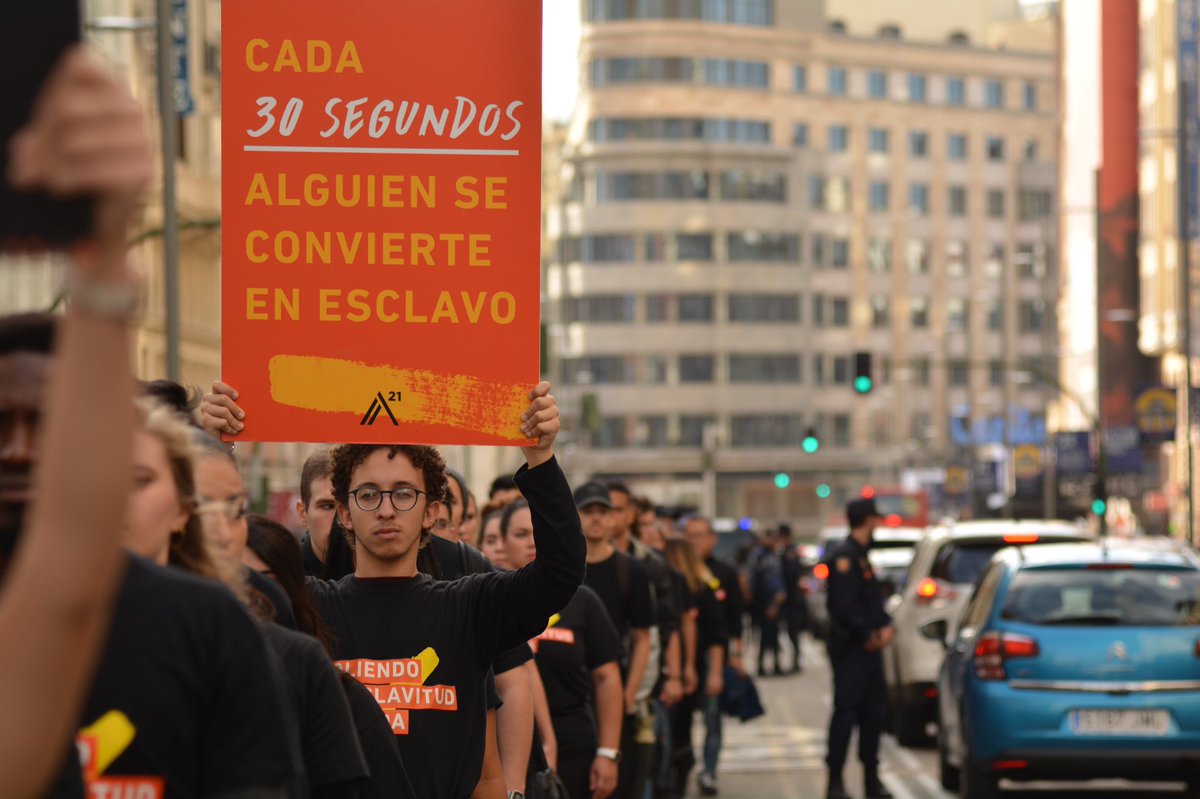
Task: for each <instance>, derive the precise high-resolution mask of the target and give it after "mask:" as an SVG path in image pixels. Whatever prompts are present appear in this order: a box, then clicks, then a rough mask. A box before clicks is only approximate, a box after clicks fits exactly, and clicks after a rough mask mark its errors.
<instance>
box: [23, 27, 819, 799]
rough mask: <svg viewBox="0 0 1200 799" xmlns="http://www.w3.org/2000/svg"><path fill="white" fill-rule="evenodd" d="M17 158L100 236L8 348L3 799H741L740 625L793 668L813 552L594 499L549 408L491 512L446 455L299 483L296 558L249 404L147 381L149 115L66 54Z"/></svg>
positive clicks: (30, 184) (359, 456) (359, 451)
mask: <svg viewBox="0 0 1200 799" xmlns="http://www.w3.org/2000/svg"><path fill="white" fill-rule="evenodd" d="M9 147H10V150H9V156H10V158H9V161H10V163H11V164H12V166H11V168H10V170H9V173H8V175H7V176H5V177H6V179H7V180H9V181H10V183H11V184H12V185H14V186H17V187H20V188H22V189H29V190H39V191H44V192H47V193H50V194H52V195H56V196H62V197H70V196H86V197H89V198H91V200H92V202H93V206H94V210H95V220H96V221H95V230H94V234H93V237H92V239H91V240H90V241H89V242H87V243H86V244H84V245H82V246H78V247H76V248H75V249H74V250H73V251H72V255H73V258H72V261H73V263H72V266H71V268H70V271H71V275H70V278H69V280H68V289H67V303H66V310H65V312H64V313H62V314H59V315H50V314H37V313H34V314H25V315H19V316H10V317H6V318H3V319H0V544H2V545H3V546H2V548H0V575H2V576H0V580H2V582H0V589H2V592H0V642H2V645H3V647H4V651H5V652H6V653H8V655H6V658H5V660H4V662H3V663H0V706H2V707H4V708H5V713H4V716H5V718H4V719H3V721H2V722H0V795H4V796H16V797H23V796H52V797H77V796H78V797H83V796H90V797H95V796H114V797H127V796H132V797H138V799H143V798H145V799H161V798H162V797H207V798H211V799H274V798H275V797H289V798H290V797H320V798H321V799H331V798H332V797H347V798H348V799H354V798H355V797H362V798H363V799H366V798H367V797H372V798H374V797H381V798H382V797H405V798H407V797H412V798H413V799H467V798H468V797H479V798H480V799H506V797H507V799H513V797H523V796H525V795H529V796H539V797H552V796H557V797H560V798H561V797H569V798H570V799H605V797H609V796H618V797H627V798H628V799H648V798H649V797H672V796H682V795H683V793H684V792H685V790H686V789H687V787H688V785H689V781H690V779H691V776H692V775H693V774H695V776H696V781H697V784H698V787H699V789H700V791H701V792H702V793H704V794H705V795H715V794H716V793H717V792H718V786H717V761H718V755H719V753H720V744H721V723H722V714H723V711H724V710H727V709H728V705H729V702H728V698H729V696H730V695H731V693H737V692H736V691H731V689H732V688H734V687H735V685H734V683H736V684H738V685H741V684H743V683H744V681H745V679H746V675H745V668H744V666H743V665H742V657H743V644H744V641H745V639H746V638H747V637H748V636H747V635H745V634H744V632H743V615H744V614H746V613H747V612H749V614H750V616H751V618H753V619H754V620H755V623H756V625H757V627H758V628H759V629H760V631H762V635H763V639H764V641H768V640H769V641H770V642H773V643H774V642H777V640H778V638H777V634H776V633H777V632H778V630H780V629H781V626H782V625H784V624H785V623H786V626H787V628H788V631H789V633H791V635H790V638H791V640H792V642H793V647H794V650H793V653H792V663H793V667H794V668H799V664H800V656H799V649H798V644H797V641H798V633H799V629H800V627H801V626H802V622H801V621H799V620H797V619H795V618H793V612H792V610H794V609H796V608H800V607H802V606H803V605H802V603H798V602H795V601H794V599H795V597H794V595H793V587H795V586H797V585H798V580H797V579H794V577H792V576H789V563H790V561H789V558H788V557H780V556H779V555H778V554H777V552H778V550H780V549H782V550H783V551H784V552H789V551H792V550H794V547H787V546H783V545H782V542H783V539H780V542H781V543H780V546H776V545H775V543H771V544H770V545H768V546H763V547H760V548H759V549H757V550H755V551H754V552H753V553H751V554H747V555H746V556H745V557H743V562H742V565H741V568H740V569H739V568H737V567H735V566H733V565H731V564H729V563H726V562H724V561H722V560H721V559H719V558H717V557H716V555H715V553H714V550H715V548H716V544H717V541H718V536H717V535H716V533H715V531H714V529H713V526H712V524H711V522H710V520H708V519H706V518H703V517H700V516H694V515H692V516H688V515H680V514H674V515H673V514H667V513H665V512H662V511H660V510H657V509H656V508H655V506H654V505H653V503H651V502H650V501H649V500H648V499H645V498H642V497H637V496H634V495H633V494H632V493H631V491H630V490H629V489H628V488H627V487H626V486H624V485H622V484H621V483H615V482H599V481H592V482H588V483H585V484H583V485H579V486H578V487H576V488H575V489H574V490H572V488H571V486H569V485H568V482H567V480H566V478H565V476H564V473H563V470H562V469H561V468H560V466H559V463H558V461H557V459H556V456H555V452H554V442H555V439H556V436H557V434H558V432H559V428H560V420H559V411H558V408H557V405H556V402H555V399H554V397H553V396H552V395H551V394H550V386H549V384H547V383H540V384H538V385H537V386H533V387H531V390H530V393H529V404H528V407H527V408H526V410H525V411H524V413H523V414H522V415H521V417H520V418H519V419H514V420H513V422H514V424H516V425H517V426H519V428H520V430H521V432H522V434H523V435H525V436H526V437H527V438H528V440H529V441H530V442H531V443H530V444H529V445H528V446H526V447H524V448H523V450H522V451H523V454H524V458H525V464H524V465H523V466H522V467H521V468H520V470H518V471H517V473H516V474H515V475H513V476H502V477H500V478H497V480H496V481H495V482H494V484H493V486H492V490H491V492H490V494H489V496H488V498H487V500H486V502H485V501H483V500H482V497H481V498H479V499H478V500H477V499H476V497H475V496H474V495H473V494H472V492H471V491H470V490H469V487H468V485H467V483H466V481H465V480H464V479H463V477H462V476H461V475H459V474H458V473H456V472H455V471H453V470H451V469H448V468H447V466H446V464H445V462H444V461H443V459H442V457H441V455H440V454H439V453H438V451H437V450H436V449H435V448H433V447H428V446H416V445H408V444H403V443H399V442H397V443H395V444H389V445H360V444H345V445H338V446H332V447H329V448H326V449H323V450H321V451H318V452H316V453H315V454H313V455H312V456H311V457H310V458H309V459H308V460H307V462H306V463H305V464H304V467H303V470H302V472H301V474H300V475H298V478H299V488H300V491H299V493H300V501H299V502H298V507H297V514H298V516H299V518H300V520H301V522H302V523H303V525H304V527H305V529H304V530H303V533H302V535H297V534H296V533H294V532H293V531H292V530H289V529H288V528H286V527H283V526H281V525H280V524H279V523H277V522H275V521H272V520H271V519H268V518H265V517H262V516H257V515H254V514H251V513H250V504H251V503H250V493H249V490H248V488H247V483H246V481H245V479H244V477H243V475H242V473H241V470H240V469H239V463H238V453H237V444H236V440H237V437H238V434H239V433H241V432H242V431H243V430H244V429H245V424H246V422H247V419H246V414H245V413H244V411H243V410H242V408H241V407H240V406H239V404H238V400H239V395H238V392H237V391H236V389H235V388H234V387H231V386H227V385H225V384H223V383H215V384H214V385H213V386H212V389H211V391H210V392H209V393H207V394H204V395H203V397H196V398H193V397H192V395H190V394H189V391H188V390H187V389H186V388H184V387H183V386H180V385H178V384H175V383H171V382H168V381H164V380H158V381H153V382H141V383H139V382H138V381H136V380H135V379H134V375H133V370H132V365H131V362H130V352H131V349H132V348H131V346H130V344H131V338H132V335H133V330H134V324H135V319H136V313H137V303H136V301H135V300H136V296H137V288H136V285H137V279H136V277H135V274H134V271H133V269H132V268H131V266H130V264H129V261H128V257H127V255H126V248H125V242H126V237H127V232H128V227H129V224H130V222H131V220H132V219H133V218H134V216H135V215H136V214H137V209H138V204H139V201H140V197H141V193H142V192H143V190H144V188H145V186H146V185H147V183H148V180H149V177H150V175H151V174H152V169H151V167H150V160H149V159H150V148H149V144H148V142H147V139H146V136H145V133H144V125H143V120H142V113H141V109H140V108H139V107H138V106H137V104H136V102H135V101H134V100H133V99H132V97H131V96H130V94H129V92H128V90H127V88H126V87H125V86H124V85H123V84H122V83H121V82H120V81H118V80H116V79H115V78H114V77H112V76H111V75H110V74H109V73H108V72H107V71H106V70H105V68H104V67H102V66H101V65H99V64H98V63H96V62H95V61H94V60H93V59H92V58H90V57H89V56H88V55H87V54H86V53H85V52H81V51H80V52H73V53H71V54H70V55H69V56H68V57H67V58H65V59H64V61H63V62H62V63H60V65H59V66H58V67H57V68H56V71H55V72H54V74H53V75H52V77H51V79H50V81H49V83H48V84H47V85H46V86H45V87H44V88H43V90H42V96H41V98H40V99H39V102H38V104H37V106H36V113H35V116H34V119H33V121H32V122H31V123H30V125H29V126H28V127H26V128H25V129H23V130H22V131H21V132H20V133H18V135H17V136H15V137H14V138H13V140H12V141H11V142H10V144H9ZM223 439H224V440H223ZM760 653H761V654H760V659H759V662H758V667H759V673H760V674H762V673H765V671H766V668H765V667H766V663H765V662H764V660H763V659H762V658H763V657H764V656H766V657H767V658H769V659H770V658H772V657H773V661H774V662H773V663H772V665H773V667H774V669H775V670H776V671H780V670H781V669H782V660H781V658H780V654H779V652H778V651H777V646H774V647H773V646H771V645H766V646H763V647H760ZM772 653H773V654H772ZM723 697H724V698H725V699H726V701H725V702H723V701H722V698H723ZM699 719H702V723H703V725H704V727H705V734H704V739H705V742H704V746H703V751H702V753H701V754H700V756H699V757H698V758H697V756H696V755H695V754H693V751H692V736H691V731H692V727H693V724H694V723H696V722H697V721H698V720H699Z"/></svg>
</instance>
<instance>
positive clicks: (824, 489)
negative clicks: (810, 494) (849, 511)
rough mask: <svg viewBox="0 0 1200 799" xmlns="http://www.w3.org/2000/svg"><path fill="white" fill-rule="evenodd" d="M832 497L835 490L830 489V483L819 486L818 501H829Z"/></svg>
mask: <svg viewBox="0 0 1200 799" xmlns="http://www.w3.org/2000/svg"><path fill="white" fill-rule="evenodd" d="M831 496H833V489H832V488H830V487H829V484H828V483H821V484H820V485H819V486H817V499H829V498H830V497H831Z"/></svg>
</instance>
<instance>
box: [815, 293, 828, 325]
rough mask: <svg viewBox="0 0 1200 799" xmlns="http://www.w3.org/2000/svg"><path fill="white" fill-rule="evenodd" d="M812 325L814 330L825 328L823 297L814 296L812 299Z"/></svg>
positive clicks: (822, 295) (820, 295) (821, 295)
mask: <svg viewBox="0 0 1200 799" xmlns="http://www.w3.org/2000/svg"><path fill="white" fill-rule="evenodd" d="M812 325H813V327H816V328H821V327H825V295H824V294H814V295H813V298H812Z"/></svg>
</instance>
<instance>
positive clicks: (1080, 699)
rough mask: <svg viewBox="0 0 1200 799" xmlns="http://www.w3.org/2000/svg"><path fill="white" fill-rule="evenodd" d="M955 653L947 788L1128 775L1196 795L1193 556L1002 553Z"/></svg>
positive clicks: (1131, 550)
mask: <svg viewBox="0 0 1200 799" xmlns="http://www.w3.org/2000/svg"><path fill="white" fill-rule="evenodd" d="M942 625H944V622H943V623H942ZM928 634H929V635H930V636H937V635H939V634H940V635H941V636H944V635H945V627H944V626H942V627H941V628H940V629H932V630H930V631H929V632H928ZM946 646H947V654H946V659H945V661H944V662H943V664H942V669H941V673H940V675H939V690H940V695H939V700H938V702H939V707H938V712H939V716H940V721H941V725H940V730H939V734H938V754H939V760H940V765H941V779H942V785H943V786H944V787H945V788H946V789H947V790H950V791H955V790H958V791H960V792H961V795H962V796H963V797H965V799H989V798H990V797H996V796H999V795H1000V787H999V782H1000V780H1001V779H1010V780H1022V781H1023V780H1089V779H1100V778H1108V779H1114V778H1123V779H1133V780H1136V779H1154V780H1157V781H1183V782H1186V783H1187V784H1188V787H1189V795H1197V794H1196V793H1195V792H1197V791H1200V562H1198V561H1197V560H1196V558H1195V557H1194V556H1193V555H1192V554H1190V553H1189V552H1187V551H1186V550H1183V549H1181V548H1180V549H1171V548H1166V547H1163V546H1139V545H1135V544H1129V543H1124V544H1123V543H1119V542H1114V541H1109V542H1105V543H1084V544H1052V545H1045V546H1039V547H1028V548H1024V549H1021V548H1014V549H1005V550H1002V551H1000V552H999V553H997V554H996V556H995V557H994V558H993V560H992V562H991V564H990V565H989V566H988V568H987V569H986V571H984V572H983V574H982V575H981V576H980V578H979V582H978V583H977V585H976V590H975V594H974V596H973V598H972V599H971V601H970V603H969V604H968V605H967V606H966V608H965V609H964V611H963V616H962V618H961V620H960V624H959V628H958V631H957V633H956V634H955V636H954V638H953V640H949V641H946Z"/></svg>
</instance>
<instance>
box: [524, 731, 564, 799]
mask: <svg viewBox="0 0 1200 799" xmlns="http://www.w3.org/2000/svg"><path fill="white" fill-rule="evenodd" d="M530 758H531V760H532V762H533V764H534V768H535V769H537V771H535V772H533V776H532V777H530V779H529V780H528V782H527V783H526V784H525V799H571V797H570V796H569V795H568V794H567V786H566V785H564V784H563V781H562V780H561V779H559V777H558V775H557V774H555V773H554V771H552V770H551V768H550V764H549V763H547V762H546V753H545V752H543V751H542V742H541V740H540V739H539V737H538V735H537V734H536V733H534V736H533V751H532V752H531V753H530Z"/></svg>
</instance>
